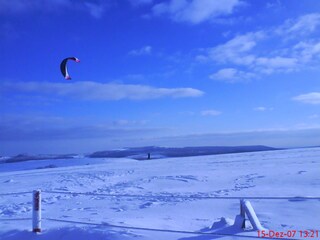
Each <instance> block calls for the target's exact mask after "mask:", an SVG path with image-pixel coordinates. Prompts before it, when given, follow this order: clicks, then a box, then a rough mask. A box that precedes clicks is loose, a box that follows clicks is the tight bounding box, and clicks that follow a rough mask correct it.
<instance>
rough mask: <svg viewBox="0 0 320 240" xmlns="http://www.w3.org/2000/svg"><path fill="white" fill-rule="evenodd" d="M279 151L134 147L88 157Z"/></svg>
mask: <svg viewBox="0 0 320 240" xmlns="http://www.w3.org/2000/svg"><path fill="white" fill-rule="evenodd" d="M271 150H279V148H273V147H268V146H262V145H256V146H232V147H226V146H205V147H183V148H167V147H155V146H148V147H134V148H125V149H120V150H108V151H99V152H94V153H92V154H90V155H88V157H91V158H105V157H110V158H123V157H128V158H133V159H147V157H148V153H150V156H151V158H152V159H157V158H165V157H188V156H202V155H214V154H226V153H241V152H257V151H271Z"/></svg>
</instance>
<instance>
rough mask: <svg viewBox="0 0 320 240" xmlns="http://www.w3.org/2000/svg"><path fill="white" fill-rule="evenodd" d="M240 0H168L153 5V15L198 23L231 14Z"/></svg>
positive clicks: (239, 3)
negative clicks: (167, 0)
mask: <svg viewBox="0 0 320 240" xmlns="http://www.w3.org/2000/svg"><path fill="white" fill-rule="evenodd" d="M241 3H242V2H241V1H240V0H215V1H212V0H191V1H188V0H170V1H169V2H161V3H158V4H156V5H154V6H153V9H152V11H153V15H154V16H168V17H169V18H171V19H172V20H174V21H177V22H189V23H192V24H198V23H201V22H204V21H207V20H212V19H214V18H216V17H220V16H225V15H229V14H232V13H233V11H234V9H235V8H236V7H237V6H239V5H241Z"/></svg>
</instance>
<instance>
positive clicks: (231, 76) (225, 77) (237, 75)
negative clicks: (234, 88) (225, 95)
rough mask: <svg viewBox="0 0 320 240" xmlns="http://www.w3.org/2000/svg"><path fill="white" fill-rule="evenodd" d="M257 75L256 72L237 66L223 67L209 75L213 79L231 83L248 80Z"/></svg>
mask: <svg viewBox="0 0 320 240" xmlns="http://www.w3.org/2000/svg"><path fill="white" fill-rule="evenodd" d="M255 77H256V75H255V74H254V73H250V72H244V71H241V70H238V69H235V68H223V69H220V70H219V71H218V72H216V73H213V74H211V75H210V76H209V78H210V79H212V80H219V81H225V82H230V83H234V82H246V81H248V80H249V79H252V78H255Z"/></svg>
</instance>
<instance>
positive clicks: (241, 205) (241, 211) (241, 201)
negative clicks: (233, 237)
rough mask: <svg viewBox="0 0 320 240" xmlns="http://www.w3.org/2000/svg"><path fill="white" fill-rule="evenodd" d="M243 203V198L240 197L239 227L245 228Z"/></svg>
mask: <svg viewBox="0 0 320 240" xmlns="http://www.w3.org/2000/svg"><path fill="white" fill-rule="evenodd" d="M243 204H244V200H243V199H240V216H241V219H243V221H242V224H241V228H242V229H245V228H246V213H245V210H244V206H243Z"/></svg>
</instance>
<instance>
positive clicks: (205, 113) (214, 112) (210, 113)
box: [201, 110, 221, 116]
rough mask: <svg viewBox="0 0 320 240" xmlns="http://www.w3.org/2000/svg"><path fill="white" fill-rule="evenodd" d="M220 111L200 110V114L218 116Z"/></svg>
mask: <svg viewBox="0 0 320 240" xmlns="http://www.w3.org/2000/svg"><path fill="white" fill-rule="evenodd" d="M220 114H221V112H219V111H217V110H205V111H202V112H201V115H202V116H218V115H220Z"/></svg>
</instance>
